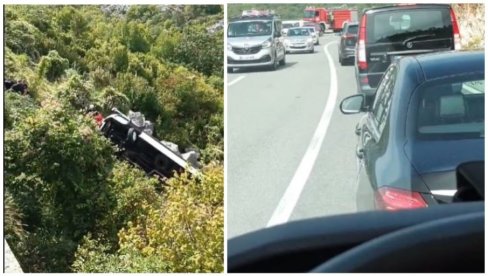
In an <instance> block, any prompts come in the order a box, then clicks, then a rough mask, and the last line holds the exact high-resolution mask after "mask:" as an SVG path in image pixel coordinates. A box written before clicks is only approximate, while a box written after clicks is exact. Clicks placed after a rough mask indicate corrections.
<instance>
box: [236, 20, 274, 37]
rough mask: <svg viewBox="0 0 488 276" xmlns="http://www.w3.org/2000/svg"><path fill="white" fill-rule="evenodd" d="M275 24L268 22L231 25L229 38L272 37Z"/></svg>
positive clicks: (245, 22) (247, 22)
mask: <svg viewBox="0 0 488 276" xmlns="http://www.w3.org/2000/svg"><path fill="white" fill-rule="evenodd" d="M272 26H273V22H272V21H270V20H268V21H243V22H233V23H230V24H229V28H228V31H227V36H228V37H244V36H268V35H271V32H272Z"/></svg>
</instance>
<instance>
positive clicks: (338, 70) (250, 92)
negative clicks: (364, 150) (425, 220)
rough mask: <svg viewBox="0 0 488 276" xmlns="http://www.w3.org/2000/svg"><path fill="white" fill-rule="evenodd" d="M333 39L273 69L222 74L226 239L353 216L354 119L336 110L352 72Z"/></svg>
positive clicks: (351, 83)
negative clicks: (313, 219) (281, 226)
mask: <svg viewBox="0 0 488 276" xmlns="http://www.w3.org/2000/svg"><path fill="white" fill-rule="evenodd" d="M338 41H339V37H338V36H335V35H333V34H326V35H324V36H322V37H321V38H320V45H319V46H315V53H314V54H305V53H304V54H288V55H287V64H286V66H285V67H280V68H279V69H278V70H277V71H266V70H265V69H253V70H239V71H236V72H235V73H233V74H229V75H228V89H227V108H226V112H227V125H226V127H227V136H228V137H227V149H226V151H227V176H226V177H227V187H226V194H227V201H226V204H227V233H228V238H232V237H234V236H237V235H240V234H243V233H247V232H250V231H253V230H257V229H261V228H264V227H267V226H269V225H274V224H279V223H284V222H286V221H290V220H299V219H305V218H311V217H319V216H329V215H333V214H341V213H350V212H355V211H356V203H355V195H356V188H357V187H356V185H355V177H356V170H357V165H356V158H355V146H356V140H357V138H356V135H355V134H354V127H355V125H356V123H357V122H358V120H359V118H360V115H348V116H346V115H342V113H340V111H339V103H340V101H341V100H342V99H343V98H344V97H346V96H348V95H352V94H354V93H356V84H355V78H354V67H353V66H341V65H340V64H339V63H338V59H337V45H338V44H337V42H338ZM326 44H327V45H328V47H326V48H327V50H325V49H324V46H325V45H326ZM327 52H328V53H329V57H328V54H327ZM329 59H331V61H332V64H330V61H329ZM331 65H332V66H333V68H331ZM334 72H335V74H334ZM335 88H337V89H335ZM327 106H329V107H327ZM324 110H325V112H324ZM327 110H329V111H330V112H329V113H328V111H327ZM327 113H328V114H327Z"/></svg>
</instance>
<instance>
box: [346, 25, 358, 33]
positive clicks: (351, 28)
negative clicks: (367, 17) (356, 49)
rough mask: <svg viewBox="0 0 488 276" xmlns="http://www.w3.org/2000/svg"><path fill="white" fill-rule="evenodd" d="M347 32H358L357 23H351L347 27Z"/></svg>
mask: <svg viewBox="0 0 488 276" xmlns="http://www.w3.org/2000/svg"><path fill="white" fill-rule="evenodd" d="M347 33H348V34H357V33H358V25H351V26H349V28H347Z"/></svg>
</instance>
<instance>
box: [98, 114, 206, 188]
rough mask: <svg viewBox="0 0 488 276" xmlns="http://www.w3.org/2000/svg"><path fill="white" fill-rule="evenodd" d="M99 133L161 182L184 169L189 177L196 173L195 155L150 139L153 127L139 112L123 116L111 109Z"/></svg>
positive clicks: (172, 145) (196, 162)
mask: <svg viewBox="0 0 488 276" xmlns="http://www.w3.org/2000/svg"><path fill="white" fill-rule="evenodd" d="M100 130H101V132H102V133H103V135H104V136H105V137H107V138H109V139H110V140H111V141H112V142H113V143H115V144H116V145H118V146H119V147H120V148H121V152H120V154H121V155H122V156H123V157H125V158H126V159H128V160H129V161H130V162H132V163H135V164H136V165H138V166H140V167H141V168H142V169H143V170H144V171H145V172H146V173H147V174H148V175H156V176H159V177H160V178H161V179H162V180H165V179H167V178H170V177H172V176H173V175H174V174H175V173H182V172H183V171H185V170H186V171H187V172H188V173H190V174H191V175H197V174H198V170H197V168H198V167H199V164H198V161H197V159H198V154H197V153H196V152H188V153H184V154H180V153H179V152H178V150H177V146H176V145H174V144H172V143H169V142H164V141H161V142H160V141H159V140H157V139H156V138H155V137H154V136H152V133H153V131H154V128H153V125H152V124H151V123H150V122H149V121H146V120H144V116H143V115H141V114H140V113H139V112H130V113H129V116H126V115H125V114H124V113H122V112H120V111H119V110H117V109H116V108H113V109H112V114H110V115H109V116H107V117H105V118H104V119H103V121H102V123H101V125H100ZM174 146H176V148H175V147H174Z"/></svg>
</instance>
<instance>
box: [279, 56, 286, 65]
mask: <svg viewBox="0 0 488 276" xmlns="http://www.w3.org/2000/svg"><path fill="white" fill-rule="evenodd" d="M285 64H286V54H283V58H282V59H281V60H280V65H281V66H285Z"/></svg>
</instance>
